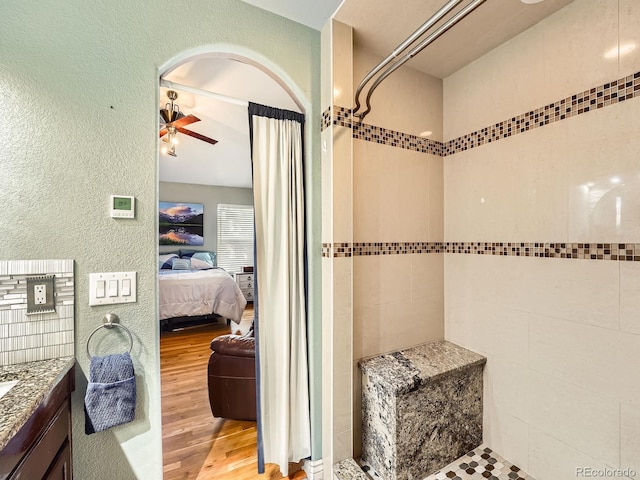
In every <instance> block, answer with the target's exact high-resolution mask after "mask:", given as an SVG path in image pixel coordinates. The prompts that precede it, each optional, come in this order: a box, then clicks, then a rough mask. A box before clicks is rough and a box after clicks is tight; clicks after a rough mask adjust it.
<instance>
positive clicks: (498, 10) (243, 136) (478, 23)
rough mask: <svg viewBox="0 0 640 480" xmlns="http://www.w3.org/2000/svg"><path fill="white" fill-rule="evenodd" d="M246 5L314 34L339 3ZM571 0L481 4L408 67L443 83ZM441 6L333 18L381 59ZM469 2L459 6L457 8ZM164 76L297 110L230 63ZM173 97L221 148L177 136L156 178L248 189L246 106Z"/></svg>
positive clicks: (264, 80) (350, 0)
mask: <svg viewBox="0 0 640 480" xmlns="http://www.w3.org/2000/svg"><path fill="white" fill-rule="evenodd" d="M244 1H245V2H246V3H250V4H252V5H255V6H257V7H259V8H262V9H265V10H269V11H271V12H273V13H275V14H278V15H281V16H284V17H286V18H289V19H291V20H294V21H296V22H299V23H302V24H305V25H307V26H309V27H311V28H314V29H317V30H318V29H320V28H322V26H323V25H324V24H325V23H326V21H327V20H328V19H329V18H330V17H331V15H332V13H333V12H334V11H335V10H336V8H338V7H339V6H340V3H341V0H321V1H318V0H244ZM571 1H572V0H545V1H543V2H542V3H537V4H532V5H526V4H524V3H522V2H521V1H520V0H486V1H485V2H484V3H483V4H481V5H480V6H479V7H478V8H477V9H476V10H475V11H473V12H472V13H471V14H470V15H469V16H467V17H466V18H464V19H463V20H461V21H460V22H459V23H458V24H457V25H455V26H454V27H453V28H452V29H451V30H450V31H449V32H447V33H445V34H443V35H442V37H440V38H439V39H438V40H436V41H435V42H434V43H433V44H431V45H430V46H429V47H428V48H427V49H425V50H424V51H423V52H422V53H420V54H419V55H418V56H416V57H415V58H413V59H411V60H410V61H409V62H407V64H406V65H407V66H408V67H412V68H415V69H417V70H421V71H424V72H426V73H429V74H431V75H434V76H436V77H439V78H445V77H447V76H448V75H450V74H452V73H453V72H455V71H456V70H458V69H460V68H461V67H463V66H464V65H466V64H468V63H470V62H472V61H473V60H475V59H476V58H479V57H480V56H482V55H484V54H485V53H487V52H488V51H490V50H491V49H493V48H495V47H496V46H498V45H500V44H502V43H504V42H505V41H507V40H509V39H510V38H512V37H514V36H516V35H517V34H518V33H520V32H522V31H524V30H526V29H527V28H529V27H531V26H532V25H534V24H536V23H537V22H539V21H540V20H542V19H543V18H545V17H547V16H548V15H550V14H552V13H553V12H555V11H556V10H558V9H560V8H562V7H563V6H565V5H567V4H568V3H571ZM445 3H446V0H402V1H393V0H344V1H343V2H342V5H341V6H340V8H339V9H338V11H337V13H336V14H335V18H336V19H338V20H340V21H342V22H344V23H346V24H348V25H351V26H352V27H353V28H354V41H355V42H356V44H357V45H358V46H359V47H361V48H364V49H366V50H369V51H371V52H373V53H377V54H378V55H379V56H381V57H386V56H387V55H388V54H389V53H390V52H391V51H392V50H393V49H394V48H395V47H396V46H397V45H398V44H399V43H401V42H402V41H403V40H404V39H405V38H406V37H408V36H409V35H410V34H411V33H412V32H413V31H414V30H416V29H417V28H418V27H419V26H420V25H422V24H423V23H424V22H425V21H426V20H427V19H428V18H429V17H431V16H432V15H433V14H434V13H435V12H436V11H437V10H438V9H440V8H441V7H442V6H443V5H444V4H445ZM467 3H468V1H463V2H462V4H461V5H466V4H467ZM458 8H460V7H458ZM455 11H457V9H456V10H455ZM317 74H318V75H319V74H320V72H317ZM163 78H164V79H167V80H170V81H172V82H175V83H179V84H184V85H188V86H191V87H196V88H199V89H203V90H208V91H212V92H215V93H220V94H224V95H228V96H231V97H235V98H239V99H242V100H250V101H252V102H255V103H261V104H265V105H270V106H274V107H279V108H284V109H288V110H297V111H300V110H299V109H298V107H297V106H296V103H295V102H294V101H293V100H292V99H291V97H290V96H289V95H288V94H287V92H285V90H284V89H283V88H282V87H281V86H280V85H279V84H278V83H277V82H276V81H275V80H274V79H273V78H271V77H270V76H268V75H267V74H265V73H264V72H263V71H261V70H259V69H258V68H256V67H255V66H253V65H248V64H245V63H241V62H239V61H236V60H234V59H230V58H220V57H215V56H212V57H198V58H195V59H193V60H191V61H189V62H187V63H185V64H183V65H181V66H179V67H178V68H176V69H174V70H173V71H171V72H169V73H167V74H166V75H165V76H164V77H163ZM166 90H167V89H165V88H162V89H161V94H162V98H161V105H164V104H165V103H166V102H167V101H168V100H167V98H166ZM178 93H179V97H178V100H177V102H176V103H178V105H180V107H181V110H182V111H183V112H184V113H185V114H193V115H196V116H197V117H198V118H200V119H201V121H200V122H197V123H194V124H191V125H189V126H188V127H187V128H188V129H190V130H193V131H194V132H197V133H200V134H202V135H205V136H207V137H211V138H214V139H216V140H218V141H219V142H218V143H217V144H216V145H210V144H208V143H205V142H202V141H200V140H197V139H194V138H192V137H188V136H186V135H182V134H179V135H178V137H179V141H180V143H179V144H178V145H177V147H176V153H177V155H178V157H177V158H174V157H170V156H166V155H160V180H161V181H168V182H181V183H195V184H205V185H223V186H234V187H247V188H248V187H251V162H250V152H249V124H248V116H247V108H246V106H238V105H234V104H230V103H226V102H223V101H220V100H215V99H211V98H207V97H204V96H200V95H193V94H189V93H183V92H178Z"/></svg>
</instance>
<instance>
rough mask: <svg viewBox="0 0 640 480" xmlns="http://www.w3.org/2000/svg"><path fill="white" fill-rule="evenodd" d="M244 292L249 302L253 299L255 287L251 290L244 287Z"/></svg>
mask: <svg viewBox="0 0 640 480" xmlns="http://www.w3.org/2000/svg"><path fill="white" fill-rule="evenodd" d="M242 294H243V295H244V298H246V299H247V301H248V302H250V301H252V300H253V289H251V290H246V289H244V288H243V289H242Z"/></svg>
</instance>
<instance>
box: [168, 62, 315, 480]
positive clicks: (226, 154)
mask: <svg viewBox="0 0 640 480" xmlns="http://www.w3.org/2000/svg"><path fill="white" fill-rule="evenodd" d="M171 92H175V93H171ZM203 92H214V93H213V95H203V94H202V93H203ZM172 97H173V105H172ZM223 97H224V98H223ZM234 99H235V100H237V101H234ZM247 100H250V101H253V102H256V103H261V104H266V105H273V106H276V107H278V108H283V109H289V110H296V111H300V106H299V105H297V104H296V102H295V101H294V100H292V96H291V95H290V93H289V92H288V91H287V90H285V89H284V88H283V87H282V86H281V85H280V84H279V83H278V82H277V81H276V80H274V78H272V77H271V76H270V75H268V74H267V73H265V71H263V70H262V69H260V68H258V67H257V66H256V65H254V64H252V63H251V62H250V61H248V60H246V59H241V58H239V57H237V56H221V55H198V56H195V57H192V58H189V59H187V60H185V61H182V62H180V63H179V64H177V65H175V66H174V67H172V68H171V69H169V70H168V71H167V72H165V73H164V74H163V75H162V77H161V88H160V108H161V109H163V108H164V109H165V110H167V111H169V109H171V111H178V112H180V113H179V114H177V115H178V116H179V115H184V117H185V118H188V117H191V116H192V117H195V118H196V119H197V120H194V119H193V118H189V119H188V120H186V121H185V122H184V123H185V124H186V125H185V126H181V127H180V128H179V129H177V130H176V131H175V132H173V135H169V134H170V133H171V132H169V131H167V132H165V133H166V135H165V137H169V136H170V137H171V138H166V139H167V140H168V141H166V142H164V141H162V140H161V141H160V146H161V149H160V150H161V151H162V150H163V149H162V147H165V151H166V153H165V154H162V153H161V154H160V156H159V185H158V188H159V190H158V191H159V200H160V201H161V202H172V203H174V204H176V209H175V210H174V211H171V212H168V213H170V214H171V215H170V216H171V217H173V218H172V219H169V218H165V220H167V222H168V221H170V220H175V225H173V226H171V227H168V228H166V229H165V233H166V232H168V231H170V230H173V231H172V232H170V233H171V235H169V237H170V239H174V240H176V241H175V243H174V242H171V241H169V242H165V243H168V244H165V245H162V244H161V245H160V247H159V254H160V257H159V284H160V285H159V291H160V295H161V299H160V303H161V305H160V309H159V312H160V319H159V321H161V322H164V324H166V323H170V324H171V326H172V328H171V330H172V331H166V332H162V333H161V336H160V369H161V392H162V401H161V404H162V424H163V435H162V436H163V464H164V465H163V469H164V478H165V480H169V479H174V478H175V479H177V478H181V479H185V478H187V479H209V478H215V479H226V478H229V479H232V478H233V479H242V478H260V477H262V475H261V476H258V475H257V474H256V472H257V456H256V448H257V447H256V445H257V444H256V424H255V422H252V421H243V420H237V419H225V418H221V417H214V416H213V414H212V411H211V407H210V404H209V389H208V385H207V366H208V361H209V356H210V354H211V350H210V343H211V341H212V340H213V339H214V338H217V337H221V336H222V335H227V334H240V335H242V334H245V333H247V332H248V331H249V329H250V327H251V321H252V319H253V304H252V294H253V292H252V285H251V283H250V282H251V271H250V267H251V266H252V260H253V258H252V257H251V258H248V259H247V258H246V256H245V257H239V258H236V257H234V256H236V255H237V256H240V255H243V253H237V252H236V253H234V251H233V248H232V251H231V253H229V252H227V251H225V252H224V255H226V257H225V260H224V261H223V262H221V263H224V264H225V265H229V266H228V267H227V269H228V270H229V271H228V272H227V273H228V274H229V277H231V278H232V279H233V281H234V282H235V284H236V285H237V286H238V288H239V289H240V291H241V294H242V296H243V297H244V298H245V300H248V301H247V304H246V306H245V307H244V308H243V309H241V312H239V315H240V316H239V317H238V316H237V315H238V312H237V311H234V310H233V309H231V310H227V311H225V312H219V311H218V312H216V311H214V312H213V313H215V314H218V315H219V316H216V315H211V314H210V312H206V313H208V314H207V315H204V316H202V315H199V314H201V313H203V312H202V310H201V309H200V310H198V308H197V307H194V306H199V307H201V308H202V306H203V304H206V306H207V307H209V306H210V305H209V304H212V303H216V302H214V301H211V300H210V299H207V300H202V291H198V290H196V289H194V290H189V291H184V290H183V291H181V292H180V293H177V294H175V297H178V298H177V299H176V298H172V299H171V301H167V302H164V303H166V304H169V303H170V304H172V305H173V309H169V310H167V311H164V310H163V308H162V306H163V299H162V296H163V288H162V287H163V283H162V282H165V280H167V279H168V277H169V276H170V274H168V273H167V272H163V270H170V271H171V274H173V273H175V272H174V271H173V270H174V269H176V270H177V269H180V268H186V269H189V270H194V269H196V268H192V267H194V266H200V267H202V268H201V269H200V271H199V272H196V275H198V276H202V275H204V273H203V272H204V271H208V270H213V269H210V268H207V267H206V266H204V265H202V264H201V263H200V262H205V263H207V262H208V263H210V264H211V263H213V264H219V262H218V260H221V261H222V259H223V258H222V257H223V256H224V255H223V252H222V251H221V250H220V249H224V248H228V247H229V242H231V243H233V241H234V238H233V237H234V235H235V236H238V234H239V233H238V231H239V230H241V229H240V228H239V227H240V223H241V222H242V220H241V219H240V217H236V218H235V220H236V222H235V223H234V222H233V221H227V222H226V223H225V222H224V221H223V220H225V219H223V218H222V215H225V214H227V213H228V214H230V215H231V216H232V217H233V215H234V214H237V215H239V214H238V211H241V210H243V207H244V208H245V209H246V208H247V207H248V206H250V205H252V204H253V195H252V188H251V187H252V185H251V159H250V141H249V129H248V121H247V109H246V101H247ZM175 105H177V106H178V109H175V108H174V106H175ZM161 117H162V113H161ZM167 118H169V117H167V116H166V114H165V119H167ZM180 118H182V117H180ZM187 122H188V123H187ZM161 127H162V125H161ZM167 130H170V129H167ZM184 130H186V131H187V132H189V133H185V132H184ZM162 133H163V132H162V131H161V134H162ZM200 137H205V138H206V140H203V139H202V138H200ZM214 142H215V143H214ZM190 205H197V206H201V208H200V210H198V208H199V207H191V206H190ZM221 205H222V206H224V205H226V206H230V207H235V213H234V208H230V209H229V208H227V209H226V211H224V212H222V213H221V208H220V206H221ZM184 207H186V208H184ZM190 208H191V209H192V210H189V209H190ZM222 210H225V209H224V208H222ZM198 212H200V213H198ZM159 214H160V215H161V217H162V213H159ZM192 214H193V215H194V216H195V217H197V216H198V215H200V218H199V219H198V218H196V219H187V217H188V216H189V215H192ZM185 219H186V220H185ZM226 220H229V219H226ZM232 220H233V218H232ZM162 221H163V219H162V218H161V219H160V223H161V224H162ZM196 221H199V222H200V223H199V224H198V225H199V227H200V229H201V230H199V231H201V232H202V233H201V234H200V235H199V236H200V237H201V238H200V239H196V240H195V243H196V244H195V245H183V244H182V243H181V242H182V241H183V239H184V238H185V237H184V235H185V234H186V233H187V230H188V229H187V225H186V223H187V222H192V223H195V222H196ZM234 225H235V227H234ZM189 233H191V232H189ZM160 236H161V233H160V232H159V233H158V238H159V243H160V238H161V237H160ZM246 237H247V235H246V234H245V235H244V237H242V236H241V238H235V240H237V242H236V243H238V244H240V243H242V241H243V240H244V241H246V240H247V238H246ZM250 240H253V239H252V238H251V239H250ZM224 242H226V243H224ZM251 249H252V248H251ZM240 250H241V248H240V247H238V251H240ZM245 254H246V252H245ZM173 255H175V256H173ZM230 257H232V258H231V260H232V261H231V263H228V259H229V258H230ZM167 263H169V264H170V268H167V267H168V265H166V264H167ZM163 265H165V268H161V267H162V266H163ZM247 267H248V268H247ZM177 275H180V276H182V277H184V276H185V275H186V272H184V271H178V272H177ZM164 277H167V278H164ZM166 283H167V284H168V283H170V282H166ZM185 297H186V300H187V302H186V303H187V304H189V305H186V306H184V308H183V306H180V307H178V306H176V305H177V303H178V301H182V300H185ZM221 303H222V302H221ZM225 303H228V302H225ZM177 313H179V314H181V315H179V317H178V318H176V317H174V316H171V315H176V314H177ZM183 314H185V315H183ZM234 315H235V318H233V319H232V320H231V322H228V321H227V319H228V318H229V317H233V316H234ZM167 321H168V322H167ZM291 471H295V469H294V470H291ZM264 477H265V478H273V479H276V478H282V477H281V476H280V475H279V474H278V468H277V467H276V466H271V465H267V471H266V474H265V475H264ZM289 478H292V479H293V478H295V479H302V478H306V476H305V474H304V472H303V471H298V472H296V473H291V474H290V477H289Z"/></svg>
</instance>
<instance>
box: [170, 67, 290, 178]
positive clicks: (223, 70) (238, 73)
mask: <svg viewBox="0 0 640 480" xmlns="http://www.w3.org/2000/svg"><path fill="white" fill-rule="evenodd" d="M163 79H165V80H169V81H171V82H174V83H177V84H182V85H187V86H190V87H195V88H198V89H201V90H206V91H210V92H214V93H218V94H222V95H226V96H229V97H233V98H237V99H241V100H249V101H252V102H254V103H260V104H262V105H269V106H272V107H278V108H283V109H286V110H295V111H300V109H299V108H298V107H297V105H296V103H295V102H294V101H293V99H292V98H291V97H290V96H289V94H288V93H287V92H286V91H285V90H284V89H283V88H282V87H281V86H280V85H279V84H278V83H277V82H276V81H275V80H274V79H273V78H271V77H270V76H269V75H267V74H266V73H264V72H263V71H262V70H259V69H258V68H256V67H254V66H253V65H248V64H245V63H241V62H239V61H236V60H233V59H230V58H220V57H208V58H207V57H203V58H197V59H195V60H191V61H189V62H187V63H185V64H183V65H181V66H179V67H178V68H176V69H174V70H173V71H171V72H170V73H168V74H166V75H164V76H163ZM167 90H168V89H167V88H161V89H160V93H161V99H160V100H161V105H164V104H165V103H167V102H168V101H169V100H168V99H167V96H166V92H167ZM177 92H178V99H177V100H176V103H177V104H178V105H179V106H180V110H181V111H182V112H183V113H184V114H185V115H189V114H192V115H195V116H196V117H198V118H199V119H200V120H201V121H200V122H196V123H192V124H191V125H189V126H187V127H185V128H186V129H187V130H192V131H194V132H196V133H199V134H201V135H204V136H207V137H209V138H213V139H215V140H218V143H217V144H215V145H211V144H209V143H206V142H203V141H201V140H197V139H195V138H193V137H189V136H187V135H183V134H178V141H179V143H178V145H177V146H176V154H177V157H171V156H169V155H163V154H161V155H160V181H165V182H179V183H195V184H202V185H222V186H227V187H244V188H250V187H251V152H250V148H249V119H248V113H247V107H246V106H240V105H236V104H233V103H228V102H225V101H221V100H217V99H214V98H209V97H206V96H203V95H194V94H192V93H186V92H182V91H180V90H177Z"/></svg>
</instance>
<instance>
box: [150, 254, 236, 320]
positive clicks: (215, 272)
mask: <svg viewBox="0 0 640 480" xmlns="http://www.w3.org/2000/svg"><path fill="white" fill-rule="evenodd" d="M163 257H164V258H163ZM166 257H167V255H164V256H162V255H161V258H160V265H161V268H160V269H159V271H158V272H159V273H158V285H159V296H160V302H159V304H160V312H159V313H160V322H161V323H162V324H163V325H167V324H168V325H169V327H170V328H172V326H173V323H174V322H175V321H180V322H181V323H184V321H188V320H189V319H193V320H205V321H206V320H209V321H210V320H211V319H212V318H219V317H222V318H224V319H226V320H230V321H233V322H235V323H240V320H241V319H242V312H243V311H244V308H245V306H246V305H247V301H246V299H245V298H244V295H243V294H242V291H241V290H240V287H239V286H238V284H237V283H236V281H235V280H234V279H233V277H231V275H229V274H228V273H227V272H226V271H224V270H223V269H222V268H218V267H213V266H211V265H210V264H209V265H205V264H203V263H202V260H200V259H198V258H189V257H186V260H185V257H183V258H180V257H179V256H178V255H175V256H172V257H170V258H169V260H167V258H166ZM167 264H171V268H167V267H166V265H167ZM163 265H164V266H165V268H162V266H163ZM193 267H195V268H193ZM199 323H201V322H199Z"/></svg>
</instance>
